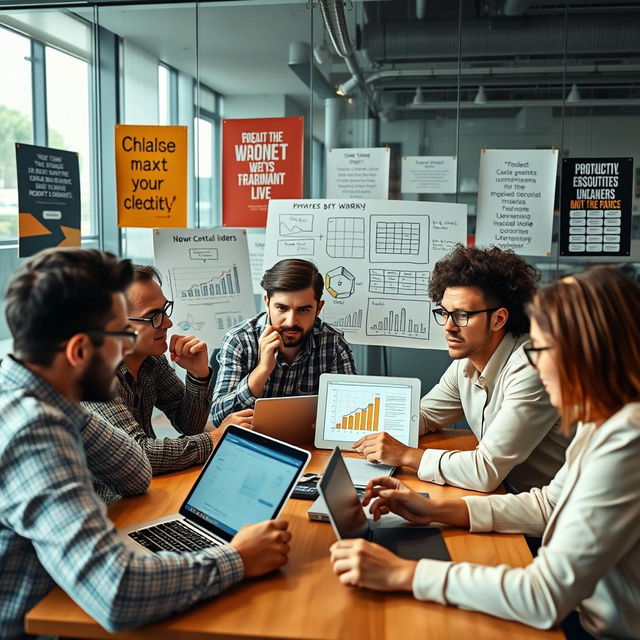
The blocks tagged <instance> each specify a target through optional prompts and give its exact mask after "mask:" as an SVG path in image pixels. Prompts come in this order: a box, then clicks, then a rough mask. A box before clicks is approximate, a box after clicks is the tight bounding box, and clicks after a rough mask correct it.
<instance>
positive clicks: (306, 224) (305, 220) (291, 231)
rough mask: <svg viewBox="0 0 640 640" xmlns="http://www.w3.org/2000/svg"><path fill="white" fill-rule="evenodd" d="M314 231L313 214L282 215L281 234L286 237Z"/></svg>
mask: <svg viewBox="0 0 640 640" xmlns="http://www.w3.org/2000/svg"><path fill="white" fill-rule="evenodd" d="M312 231H313V214H310V213H303V214H300V215H295V216H294V215H281V216H280V235H281V236H284V237H288V236H297V235H299V234H301V233H311V232H312Z"/></svg>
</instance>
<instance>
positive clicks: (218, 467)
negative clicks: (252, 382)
mask: <svg viewBox="0 0 640 640" xmlns="http://www.w3.org/2000/svg"><path fill="white" fill-rule="evenodd" d="M310 457H311V454H310V453H309V452H308V451H304V450H303V449H298V448H297V447H293V446H291V445H289V444H286V443H284V442H280V441H279V440H275V439H273V438H270V437H268V436H265V435H262V434H260V433H255V432H253V431H250V430H248V429H243V428H242V427H238V426H235V425H232V426H229V427H228V428H227V430H226V431H225V433H224V435H223V436H222V438H221V440H220V442H219V443H218V446H217V447H216V448H215V449H214V450H213V452H212V453H211V455H210V456H209V459H208V460H207V462H206V464H205V466H204V467H203V469H202V471H201V472H200V475H199V476H198V479H197V480H196V482H195V483H194V485H193V487H192V489H191V491H190V492H189V495H188V496H187V498H186V500H185V501H184V502H183V503H182V506H181V507H180V511H179V513H176V514H173V515H169V516H165V517H163V518H157V519H156V520H152V521H151V522H147V523H145V524H142V525H136V526H134V527H129V528H127V529H122V530H121V534H123V537H124V539H125V541H126V543H127V545H128V546H130V547H132V548H137V549H138V550H145V551H148V552H158V551H178V552H180V551H196V550H198V549H204V548H206V547H211V546H216V545H222V544H226V543H227V542H229V541H230V540H231V539H232V538H233V536H234V535H235V534H236V533H237V532H238V530H239V529H240V528H241V527H243V526H244V525H246V524H252V523H254V522H261V521H262V520H272V519H274V518H277V517H278V515H279V514H280V512H281V511H282V509H283V507H284V505H285V503H286V501H287V499H288V498H289V496H290V495H291V492H292V491H293V488H294V487H295V484H296V482H297V481H298V478H299V477H300V474H301V473H302V472H303V471H304V468H305V467H306V465H307V462H308V461H309V458H310Z"/></svg>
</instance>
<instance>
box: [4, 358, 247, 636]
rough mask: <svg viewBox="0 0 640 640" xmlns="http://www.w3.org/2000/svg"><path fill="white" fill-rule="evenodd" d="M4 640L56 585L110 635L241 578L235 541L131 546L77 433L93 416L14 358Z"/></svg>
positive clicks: (7, 448) (9, 370)
mask: <svg viewBox="0 0 640 640" xmlns="http://www.w3.org/2000/svg"><path fill="white" fill-rule="evenodd" d="M0 415H2V420H1V421H0V567H2V571H0V637H1V638H3V639H4V640H8V639H15V638H25V637H28V636H26V634H25V633H24V630H23V624H24V616H25V614H26V613H27V611H28V610H29V609H30V608H31V607H33V606H34V605H35V604H36V603H37V602H38V601H39V600H40V599H41V598H42V597H43V596H44V595H46V593H47V592H48V591H49V590H50V589H51V588H52V587H53V586H54V581H55V583H57V584H58V585H60V586H61V587H62V588H63V589H64V590H65V591H66V592H67V593H68V594H69V596H71V598H73V600H75V601H76V602H77V603H78V604H79V605H80V606H81V607H82V608H83V609H84V610H85V611H86V612H87V613H88V614H89V615H91V616H93V617H94V618H95V619H96V620H97V621H98V622H99V623H100V624H101V625H102V626H103V627H105V628H106V629H107V630H109V631H117V630H120V629H124V628H127V627H132V626H137V625H142V624H145V623H147V622H151V621H153V620H156V619H158V618H161V617H164V616H167V615H170V614H172V613H174V612H178V611H182V610H184V609H186V608H188V607H190V606H191V605H193V604H194V603H195V602H197V601H198V600H200V599H202V598H208V597H210V596H212V595H215V594H217V593H219V592H220V591H222V590H223V589H226V588H227V587H229V586H231V585H232V584H234V583H236V582H238V581H239V580H241V579H242V577H243V566H242V559H241V558H240V555H239V554H238V553H237V551H235V550H234V549H233V548H232V547H231V546H230V545H225V546H223V547H215V548H211V549H206V550H204V551H199V552H195V553H183V554H177V553H169V552H163V553H159V554H145V553H141V554H137V553H135V552H133V551H131V550H129V549H127V548H126V547H125V545H124V543H123V542H122V540H121V539H120V538H119V536H118V534H117V533H116V531H115V529H114V526H113V524H112V523H111V521H110V520H109V519H108V518H107V514H106V508H105V505H104V504H103V503H102V501H101V500H100V499H99V498H98V496H97V495H96V493H95V491H94V490H93V486H92V482H91V476H90V474H89V470H88V468H87V460H86V457H85V453H84V448H83V443H82V438H81V434H80V431H81V429H82V428H83V426H84V425H85V424H86V422H87V420H88V418H89V416H88V414H87V413H86V412H85V411H84V410H83V409H82V408H81V407H80V406H79V405H77V404H74V403H72V402H70V401H69V400H67V399H66V398H64V397H63V396H62V395H61V394H60V393H58V392H57V391H56V390H55V389H53V388H52V387H51V386H49V385H48V384H47V383H46V382H44V381H43V380H42V379H41V378H39V377H38V376H36V375H35V374H33V373H32V372H31V371H29V370H28V369H27V368H25V367H23V366H22V365H21V364H20V363H18V362H17V361H15V360H14V359H12V358H10V357H9V358H5V359H4V360H3V362H2V364H1V365H0Z"/></svg>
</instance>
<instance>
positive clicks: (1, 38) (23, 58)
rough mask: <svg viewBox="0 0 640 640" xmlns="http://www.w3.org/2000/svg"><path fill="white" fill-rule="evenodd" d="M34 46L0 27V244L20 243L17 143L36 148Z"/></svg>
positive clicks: (27, 40)
mask: <svg viewBox="0 0 640 640" xmlns="http://www.w3.org/2000/svg"><path fill="white" fill-rule="evenodd" d="M30 56H31V42H30V40H29V39H28V38H25V37H23V36H20V35H18V34H16V33H14V32H13V31H10V30H8V29H4V28H1V27H0V60H2V87H1V89H0V243H2V242H12V243H13V242H17V237H18V188H17V179H16V152H15V143H16V142H24V143H28V144H33V114H32V91H31V57H30Z"/></svg>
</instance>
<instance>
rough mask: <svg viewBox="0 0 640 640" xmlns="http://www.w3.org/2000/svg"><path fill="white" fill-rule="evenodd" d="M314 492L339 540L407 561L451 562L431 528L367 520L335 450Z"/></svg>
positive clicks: (441, 542) (439, 535)
mask: <svg viewBox="0 0 640 640" xmlns="http://www.w3.org/2000/svg"><path fill="white" fill-rule="evenodd" d="M318 488H319V490H320V495H321V496H322V498H323V499H324V502H325V505H326V508H327V512H328V514H329V520H330V521H331V525H332V527H333V530H334V532H335V534H336V536H337V537H338V539H339V540H343V539H345V538H365V539H366V540H370V541H371V542H377V543H378V544H379V545H381V546H383V547H385V548H386V549H389V551H393V553H395V554H396V555H398V556H400V557H401V558H408V559H410V560H419V559H420V558H432V559H434V560H451V557H450V556H449V552H448V551H447V547H446V545H445V543H444V539H443V537H442V533H440V530H439V529H437V528H435V527H417V526H406V527H399V526H397V524H395V525H394V526H390V527H387V526H385V525H384V524H381V523H380V522H374V521H371V520H369V519H368V518H367V516H366V514H365V512H364V509H363V507H362V504H361V503H360V500H359V499H358V494H357V493H356V489H355V487H354V486H353V482H352V481H351V478H350V477H349V472H348V471H347V467H346V466H345V464H344V461H343V459H342V456H341V455H340V450H339V449H338V448H336V449H334V451H333V453H332V454H331V458H330V459H329V463H328V464H327V468H326V469H325V471H324V475H323V476H322V479H321V480H320V483H319V485H318Z"/></svg>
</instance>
